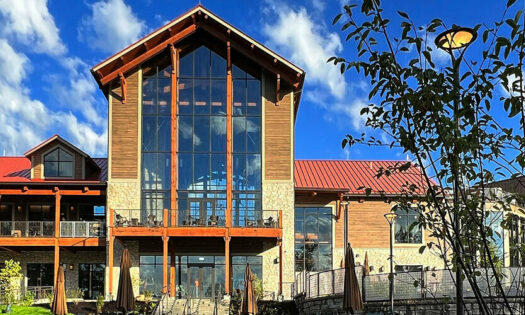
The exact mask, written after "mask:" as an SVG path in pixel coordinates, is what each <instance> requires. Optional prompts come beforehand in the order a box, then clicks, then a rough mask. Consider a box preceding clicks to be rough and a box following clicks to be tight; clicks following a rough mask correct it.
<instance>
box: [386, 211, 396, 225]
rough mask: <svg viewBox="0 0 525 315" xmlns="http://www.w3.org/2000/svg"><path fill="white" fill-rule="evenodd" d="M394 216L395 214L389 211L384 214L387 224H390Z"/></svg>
mask: <svg viewBox="0 0 525 315" xmlns="http://www.w3.org/2000/svg"><path fill="white" fill-rule="evenodd" d="M396 218H397V214H396V213H395V212H389V213H387V214H385V219H386V220H387V221H388V223H389V224H392V223H393V222H394V220H395V219H396Z"/></svg>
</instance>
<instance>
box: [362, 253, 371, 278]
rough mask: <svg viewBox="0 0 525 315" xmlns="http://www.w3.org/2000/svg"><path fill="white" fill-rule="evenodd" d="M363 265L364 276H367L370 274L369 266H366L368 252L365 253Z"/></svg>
mask: <svg viewBox="0 0 525 315" xmlns="http://www.w3.org/2000/svg"><path fill="white" fill-rule="evenodd" d="M363 265H364V267H365V270H364V271H365V276H368V275H369V274H370V266H369V265H368V252H366V253H365V262H364V263H363Z"/></svg>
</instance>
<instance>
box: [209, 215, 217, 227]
mask: <svg viewBox="0 0 525 315" xmlns="http://www.w3.org/2000/svg"><path fill="white" fill-rule="evenodd" d="M218 221H219V217H218V216H216V215H212V216H210V221H208V225H210V226H217V223H218Z"/></svg>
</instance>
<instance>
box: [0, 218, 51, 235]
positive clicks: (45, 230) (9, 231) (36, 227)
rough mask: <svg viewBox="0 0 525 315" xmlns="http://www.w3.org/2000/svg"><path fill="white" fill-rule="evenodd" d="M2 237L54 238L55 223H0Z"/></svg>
mask: <svg viewBox="0 0 525 315" xmlns="http://www.w3.org/2000/svg"><path fill="white" fill-rule="evenodd" d="M0 236H1V237H6V236H9V237H53V236H55V222H54V221H0Z"/></svg>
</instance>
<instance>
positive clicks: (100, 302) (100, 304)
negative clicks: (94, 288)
mask: <svg viewBox="0 0 525 315" xmlns="http://www.w3.org/2000/svg"><path fill="white" fill-rule="evenodd" d="M103 307H104V296H103V295H99V296H97V314H100V313H102V308H103Z"/></svg>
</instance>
